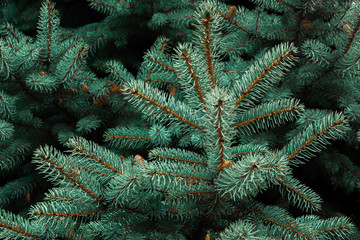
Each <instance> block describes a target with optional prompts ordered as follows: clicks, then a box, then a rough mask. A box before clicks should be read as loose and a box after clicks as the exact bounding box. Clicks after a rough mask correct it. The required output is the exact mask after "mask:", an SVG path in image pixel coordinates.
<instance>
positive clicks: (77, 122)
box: [0, 0, 360, 239]
mask: <svg viewBox="0 0 360 240" xmlns="http://www.w3.org/2000/svg"><path fill="white" fill-rule="evenodd" d="M89 2H90V4H91V6H92V7H93V8H95V9H97V10H99V11H102V12H105V13H106V14H108V15H109V17H107V18H106V20H105V21H104V22H99V23H95V24H94V25H91V26H95V25H96V26H97V27H95V30H93V29H91V27H90V25H88V26H84V27H82V28H79V29H77V30H69V29H62V28H61V27H60V24H59V17H58V15H57V12H56V10H55V9H54V4H53V3H52V2H50V1H45V2H43V3H42V6H41V10H40V18H39V23H38V28H39V30H38V34H37V36H36V38H35V39H33V38H31V37H27V36H25V35H24V34H23V33H21V32H20V31H18V30H17V29H16V28H15V27H14V26H13V25H11V24H8V23H6V24H4V25H3V26H2V28H1V35H2V38H1V40H0V77H1V82H0V84H1V85H0V89H1V92H0V100H1V101H0V116H1V120H0V141H1V144H2V145H1V146H0V147H1V149H2V151H1V154H2V155H1V158H2V159H1V165H0V166H1V169H2V173H4V172H5V171H8V172H10V171H13V170H14V168H15V167H20V169H22V172H21V173H20V174H19V176H20V175H26V176H25V177H23V178H18V179H16V180H13V181H10V182H8V183H7V184H6V185H4V186H3V187H2V188H1V189H0V191H1V192H2V193H4V194H3V195H2V198H0V200H1V202H0V203H1V204H2V206H6V204H7V203H9V202H10V199H13V198H16V197H18V196H22V195H24V194H26V193H27V192H29V191H31V189H32V188H34V186H35V184H36V181H39V179H40V178H39V177H38V176H37V175H36V176H35V175H30V176H28V174H29V173H28V172H29V169H31V166H29V165H24V164H21V163H22V161H21V159H22V158H23V156H26V155H24V154H23V153H27V152H31V151H33V150H34V149H35V148H37V149H36V150H35V152H34V156H33V161H32V166H36V167H37V171H39V172H40V173H42V174H44V175H45V176H46V178H47V179H49V180H50V181H51V182H52V183H53V185H54V186H55V187H53V188H51V189H50V190H49V192H48V193H47V194H46V197H45V199H44V201H43V202H38V203H36V204H34V205H33V206H32V207H31V210H30V212H29V215H28V216H25V215H24V214H19V215H16V214H14V213H12V212H10V211H8V210H1V213H0V237H2V238H4V239H28V238H29V239H31V238H33V239H204V238H205V239H359V238H360V235H359V232H358V230H357V228H356V227H355V225H354V224H353V223H352V221H351V220H350V218H348V217H344V216H336V215H335V214H333V213H332V212H331V211H326V212H327V214H328V215H330V216H331V217H327V218H324V217H323V216H322V215H323V214H322V213H323V212H324V210H322V212H319V211H320V210H321V206H322V198H321V197H320V195H319V194H317V193H316V192H315V191H313V190H312V189H311V188H310V187H308V186H306V185H305V184H303V183H302V181H300V180H298V179H297V178H296V177H295V176H294V174H293V171H294V169H295V168H296V167H298V166H299V165H301V164H304V163H305V162H307V161H308V160H309V159H310V158H311V157H313V156H314V155H316V154H317V153H318V152H320V151H321V150H322V149H324V148H325V147H326V146H327V145H329V144H330V143H331V142H333V141H334V140H337V139H345V140H346V144H348V145H349V146H350V147H349V148H351V149H356V146H358V142H359V136H360V134H359V119H360V118H359V116H360V114H359V111H358V109H359V101H358V99H359V88H360V85H359V80H358V77H357V76H358V74H357V72H358V71H359V64H358V61H359V58H358V55H359V54H358V48H357V44H358V42H359V41H358V39H359V37H358V35H357V32H358V30H359V26H360V24H359V22H360V20H359V17H358V16H359V7H360V3H359V2H358V1H349V2H342V1H335V0H333V1H326V2H324V1H315V0H314V1H312V0H302V1H298V0H296V1H295V0H287V1H278V0H270V1H261V0H256V1H255V0H254V3H255V4H256V5H258V8H256V9H254V10H248V9H246V8H244V7H235V6H229V5H227V4H225V3H223V2H220V1H203V2H201V4H200V5H199V6H198V7H197V8H196V11H193V10H192V9H194V8H195V6H197V5H194V4H192V3H184V4H183V5H181V4H180V5H179V6H178V5H176V3H175V2H170V3H171V4H174V5H173V6H178V7H179V10H174V11H173V10H172V7H173V6H172V5H170V4H169V5H166V3H165V2H161V1H150V2H149V4H150V6H152V7H151V8H150V11H151V14H154V15H153V18H152V20H151V21H150V22H149V23H148V24H149V26H150V27H154V28H156V27H159V26H165V25H169V26H170V29H177V30H178V31H181V32H183V33H185V35H186V38H184V39H186V40H188V41H187V42H182V43H179V44H178V45H177V47H175V48H174V49H172V48H170V47H169V45H170V43H171V40H170V39H168V38H165V37H159V38H158V39H157V40H156V41H155V43H154V45H153V46H152V47H151V48H150V49H149V51H148V52H147V53H146V55H145V57H144V61H143V63H142V64H141V66H140V68H139V71H138V73H137V76H136V77H135V76H133V74H131V73H130V72H128V71H127V70H126V68H125V67H124V66H123V65H122V64H121V62H119V61H117V60H108V61H106V62H103V63H102V64H103V65H104V66H102V67H100V68H99V69H98V70H97V69H94V68H91V67H90V66H89V64H87V61H86V56H87V55H89V53H95V52H96V51H98V50H99V49H101V48H102V47H103V45H102V43H101V41H100V40H99V38H92V37H89V38H87V37H84V36H85V35H86V34H87V33H89V32H90V33H89V34H90V35H91V36H96V35H98V36H101V35H103V36H105V35H104V34H107V36H113V37H110V38H112V39H115V38H117V37H114V36H119V35H118V34H119V31H118V29H116V26H117V25H116V24H114V25H111V24H105V23H106V21H110V20H109V19H117V18H119V19H122V16H123V15H124V14H126V13H127V11H128V9H135V6H136V4H135V2H137V1H127V2H119V1H110V0H108V1H105V0H102V1H100V0H99V1H89ZM176 2H177V1H176ZM145 5H146V4H145ZM111 6H115V7H116V9H115V8H113V7H111ZM139 6H143V5H141V4H140V5H139ZM171 6H172V7H171ZM157 10H159V11H163V13H156V12H157ZM129 11H130V10H129ZM136 11H138V12H137V13H138V14H141V13H144V12H147V11H149V8H146V7H143V8H141V7H139V8H137V10H136ZM184 16H186V17H184ZM188 16H190V17H188ZM354 16H355V17H354ZM177 18H179V21H178V20H177ZM184 18H185V19H186V20H184ZM171 32H172V30H170V32H169V34H170V36H173V37H174V39H177V40H179V38H178V36H179V35H176V34H175V35H174V34H171ZM107 38H108V37H104V39H107ZM119 41H120V42H121V41H123V39H120V38H119ZM344 42H346V44H343V43H344ZM117 45H119V44H117ZM99 70H100V71H101V70H102V71H105V73H106V74H107V77H104V78H100V77H97V75H96V74H95V73H99ZM342 88H346V89H345V90H341V89H342ZM327 90H329V91H327ZM308 93H313V94H312V95H311V96H309V94H308ZM334 96H336V97H335V98H334ZM329 103H331V105H329ZM129 114H131V115H129ZM102 131H104V136H103V138H104V140H105V142H106V144H103V146H101V145H100V144H99V143H96V142H98V141H99V139H98V138H97V136H98V134H99V133H100V134H101V132H102ZM356 132H357V133H356ZM52 136H55V137H56V138H57V139H58V143H60V145H59V144H58V143H57V142H55V141H54V140H53V139H54V137H52ZM84 137H86V138H88V139H90V140H87V139H85V138H84ZM44 140H46V141H44ZM44 143H46V145H43V146H41V147H38V146H39V144H44ZM52 145H56V146H58V148H55V147H53V146H52ZM62 146H66V147H67V148H69V149H70V150H67V151H65V153H62V152H63V151H61V150H62V148H63V147H62ZM59 147H60V148H61V149H60V150H58V149H59ZM134 155H135V156H134ZM334 157H336V159H335V160H333V159H334ZM351 158H352V157H351V156H349V157H347V156H345V155H343V154H339V153H338V152H337V151H336V150H334V149H332V150H331V151H328V152H325V153H322V154H321V155H320V159H322V163H323V165H321V166H325V169H327V171H328V172H329V173H330V174H331V175H332V182H333V183H334V185H335V186H339V185H341V186H342V187H344V188H345V189H346V190H347V191H350V192H351V191H354V190H356V189H358V188H359V179H358V178H356V176H357V174H358V172H359V170H358V167H357V166H356V163H353V162H352V160H351ZM331 159H332V160H331ZM319 163H320V164H321V161H319ZM21 165H22V166H21ZM344 165H345V167H344ZM346 166H347V167H346ZM349 166H350V168H349ZM23 173H25V174H23ZM14 189H15V190H14ZM268 189H277V190H278V192H279V193H280V194H281V195H282V196H283V199H284V201H286V202H287V203H286V202H284V201H283V202H282V203H281V202H279V203H278V205H269V204H266V203H263V202H261V201H260V200H259V199H258V198H259V196H261V193H263V192H266V191H269V190H268ZM289 205H293V206H296V207H298V208H299V209H300V210H301V211H302V214H301V216H297V217H296V216H295V217H294V216H292V215H291V214H290V212H289ZM3 208H4V207H3ZM21 215H22V216H21Z"/></svg>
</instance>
